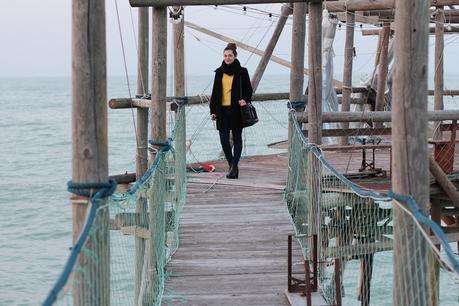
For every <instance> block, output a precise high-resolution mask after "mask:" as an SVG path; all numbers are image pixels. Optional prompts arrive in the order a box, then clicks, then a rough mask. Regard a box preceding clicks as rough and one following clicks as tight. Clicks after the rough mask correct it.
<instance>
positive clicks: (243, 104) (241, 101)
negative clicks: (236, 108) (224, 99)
mask: <svg viewBox="0 0 459 306" xmlns="http://www.w3.org/2000/svg"><path fill="white" fill-rule="evenodd" d="M238 102H239V105H240V106H246V105H247V102H245V100H244V99H241V100H239V101H238Z"/></svg>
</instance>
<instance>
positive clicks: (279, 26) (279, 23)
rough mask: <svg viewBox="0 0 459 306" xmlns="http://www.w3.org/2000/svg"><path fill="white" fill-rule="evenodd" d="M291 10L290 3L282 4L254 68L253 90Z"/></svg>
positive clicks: (255, 88)
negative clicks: (268, 38) (261, 54)
mask: <svg viewBox="0 0 459 306" xmlns="http://www.w3.org/2000/svg"><path fill="white" fill-rule="evenodd" d="M291 10H292V8H291V6H290V4H284V5H282V9H281V15H280V17H279V20H278V21H277V25H276V28H275V29H274V33H273V36H272V37H271V40H270V41H269V43H268V46H266V50H265V52H264V54H263V57H262V58H261V60H260V63H258V66H257V69H256V70H255V73H254V74H253V77H252V82H251V83H252V88H253V92H255V91H256V90H257V87H258V84H259V83H260V80H261V77H262V76H263V73H264V72H265V69H266V67H267V66H268V63H269V60H270V58H271V56H272V54H273V51H274V47H276V44H277V41H278V40H279V37H280V35H281V34H282V30H283V29H284V26H285V23H286V22H287V19H288V16H289V15H290V13H291ZM303 49H304V47H303Z"/></svg>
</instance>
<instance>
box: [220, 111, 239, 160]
mask: <svg viewBox="0 0 459 306" xmlns="http://www.w3.org/2000/svg"><path fill="white" fill-rule="evenodd" d="M232 117H233V114H232V110H231V108H230V107H223V108H222V118H221V126H220V130H219V131H218V132H219V133H220V143H221V145H222V149H223V153H225V158H226V160H227V161H228V165H230V166H237V165H238V163H239V160H240V159H241V154H242V128H241V127H237V126H235V124H234V120H233V118H232ZM230 131H231V132H232V133H233V144H234V146H233V150H231V144H230ZM233 151H234V152H233Z"/></svg>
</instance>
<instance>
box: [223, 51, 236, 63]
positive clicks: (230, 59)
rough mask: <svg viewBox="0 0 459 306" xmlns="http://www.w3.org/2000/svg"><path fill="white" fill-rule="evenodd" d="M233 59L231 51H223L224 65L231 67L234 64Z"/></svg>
mask: <svg viewBox="0 0 459 306" xmlns="http://www.w3.org/2000/svg"><path fill="white" fill-rule="evenodd" d="M235 58H236V57H235V56H234V53H233V51H232V50H225V52H223V61H224V62H225V64H227V65H231V64H232V63H233V62H234V59H235Z"/></svg>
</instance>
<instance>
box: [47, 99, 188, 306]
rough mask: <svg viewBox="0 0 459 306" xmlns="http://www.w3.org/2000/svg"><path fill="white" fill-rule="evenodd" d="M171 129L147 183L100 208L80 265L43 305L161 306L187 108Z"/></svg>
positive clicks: (181, 182) (180, 196)
mask: <svg viewBox="0 0 459 306" xmlns="http://www.w3.org/2000/svg"><path fill="white" fill-rule="evenodd" d="M171 127H172V128H171V129H170V131H169V136H170V137H169V140H168V141H167V142H165V143H163V144H161V145H160V146H159V149H158V150H157V151H156V154H155V159H154V161H153V162H152V163H151V164H150V166H149V169H148V171H147V172H146V174H145V175H144V177H142V178H141V179H140V180H138V181H137V182H136V184H135V185H134V186H132V187H131V188H130V189H129V190H128V191H127V192H125V193H119V192H118V193H115V194H113V195H112V196H111V197H110V198H109V200H108V201H107V200H105V201H102V202H101V203H100V205H99V207H98V208H97V211H96V213H95V214H96V215H95V218H94V222H93V223H92V225H89V226H90V229H89V235H88V237H87V238H86V240H85V242H84V245H83V247H82V249H81V252H80V253H79V254H78V257H77V260H76V263H75V264H74V265H73V266H68V267H66V269H71V273H70V277H68V278H67V279H65V281H64V282H65V284H64V286H63V287H62V288H60V286H59V287H58V286H56V287H55V288H54V289H53V291H52V293H51V294H50V296H51V298H50V299H48V300H47V301H46V302H45V304H44V305H160V304H161V299H162V296H163V292H164V282H165V279H166V275H165V267H166V264H167V263H168V261H169V260H170V259H171V256H172V254H174V252H175V251H176V250H177V248H178V245H179V239H178V228H179V218H180V213H181V210H182V208H183V206H184V203H185V195H186V152H185V135H186V130H185V106H184V105H181V106H179V108H178V110H177V111H176V112H175V117H173V116H172V118H171ZM88 211H90V210H89V209H88ZM108 245H109V246H110V247H109V248H108ZM54 291H55V292H54Z"/></svg>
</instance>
